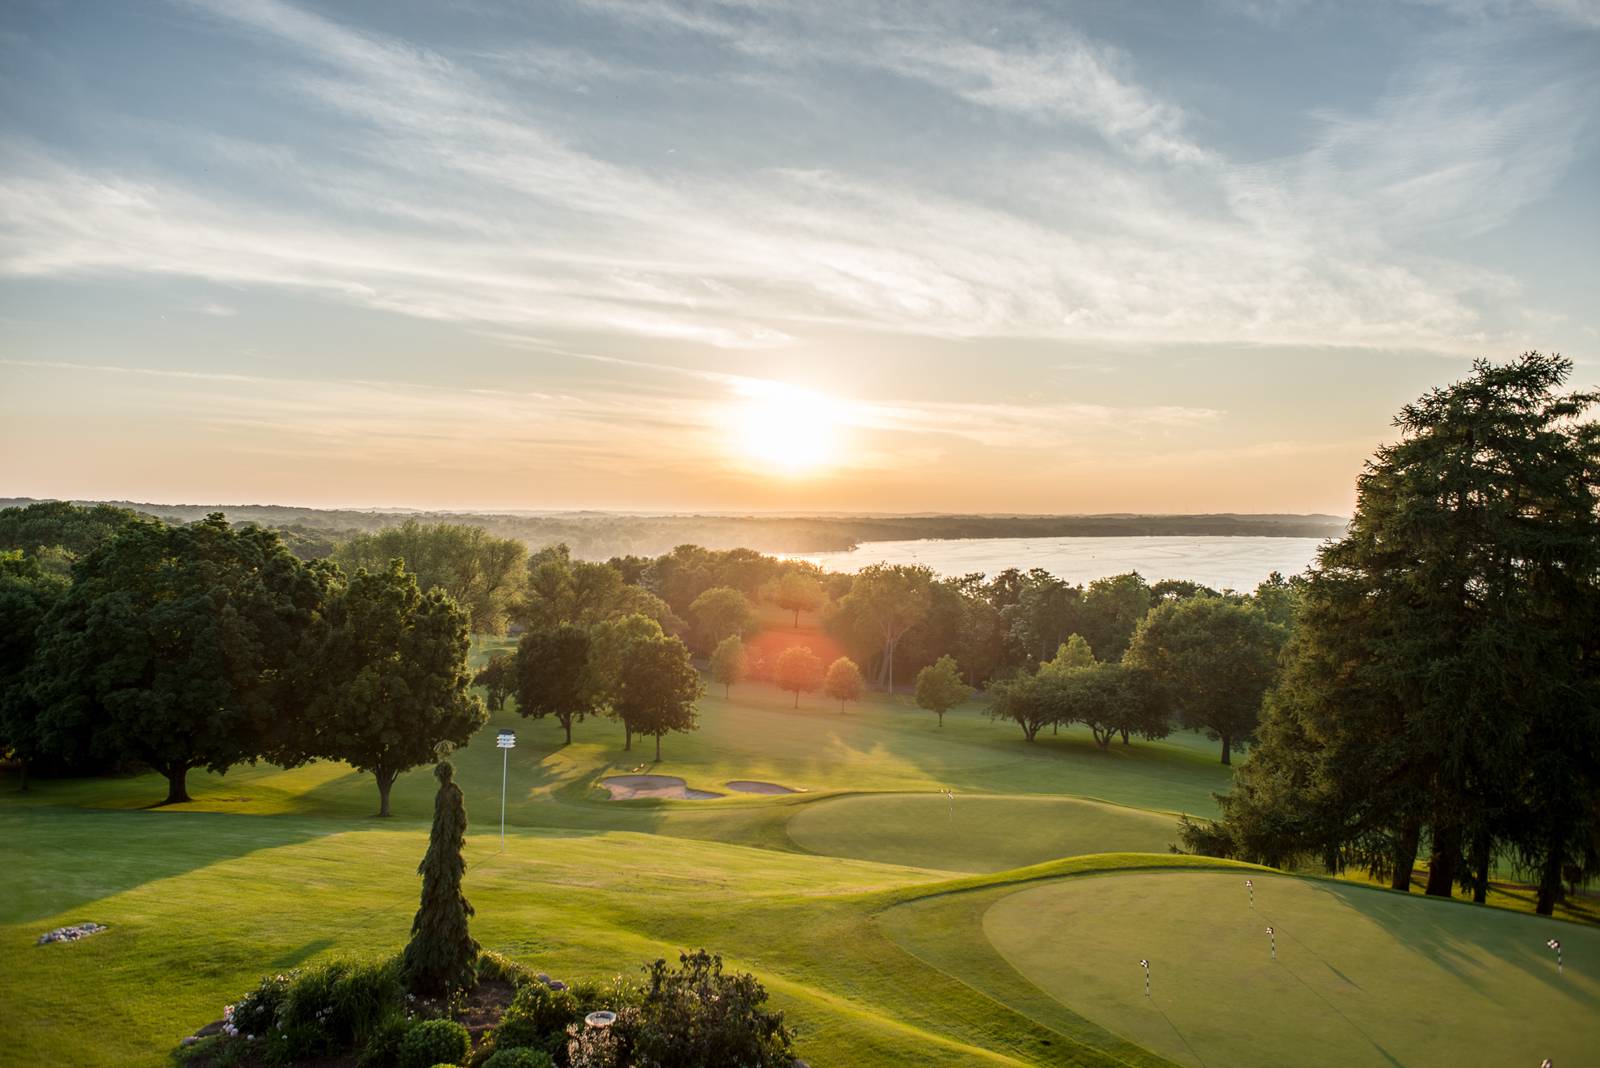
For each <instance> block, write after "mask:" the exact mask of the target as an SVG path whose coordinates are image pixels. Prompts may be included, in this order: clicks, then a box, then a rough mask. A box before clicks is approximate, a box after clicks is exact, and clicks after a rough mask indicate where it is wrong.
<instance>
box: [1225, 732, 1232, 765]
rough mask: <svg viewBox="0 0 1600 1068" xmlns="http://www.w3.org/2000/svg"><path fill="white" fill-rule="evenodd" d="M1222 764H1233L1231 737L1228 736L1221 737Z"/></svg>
mask: <svg viewBox="0 0 1600 1068" xmlns="http://www.w3.org/2000/svg"><path fill="white" fill-rule="evenodd" d="M1222 762H1223V763H1224V764H1232V763H1233V736H1232V735H1228V734H1224V735H1222Z"/></svg>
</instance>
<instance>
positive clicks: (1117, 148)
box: [0, 0, 1594, 351]
mask: <svg viewBox="0 0 1600 1068" xmlns="http://www.w3.org/2000/svg"><path fill="white" fill-rule="evenodd" d="M582 7H583V8H584V9H585V10H590V11H597V12H600V13H601V14H603V15H604V16H605V17H606V18H607V19H609V20H612V21H614V22H618V23H621V24H624V25H636V26H637V25H644V24H649V25H653V26H664V27H668V28H670V29H671V30H673V31H674V32H679V33H684V34H689V35H693V36H695V37H697V38H701V39H704V40H706V41H708V42H710V43H711V44H712V45H713V46H714V47H719V48H723V49H726V50H727V51H728V52H730V53H731V54H735V55H738V56H745V57H752V56H753V57H761V58H762V59H763V60H765V61H767V62H768V63H769V64H770V65H771V66H772V67H773V68H774V69H777V70H781V71H786V72H788V74H787V76H788V77H790V78H792V79H794V80H795V81H796V83H797V84H798V85H804V84H806V81H807V79H810V78H815V77H817V76H818V75H817V73H816V71H815V70H814V69H811V68H815V67H817V66H818V65H831V66H838V65H841V64H842V65H846V66H849V67H852V68H855V69H860V70H872V71H877V72H879V73H880V74H881V75H883V76H888V77H894V78H899V79H904V80H905V81H907V82H908V83H910V84H912V85H916V86H921V87H922V88H923V89H924V90H929V89H931V90H932V91H933V92H935V93H936V94H941V95H942V96H943V97H945V98H947V99H948V100H951V101H961V102H964V103H965V104H968V105H975V106H978V107H981V108H985V109H989V110H993V111H996V112H1004V113H1007V114H1013V115H1016V116H1019V117H1022V118H1024V119H1026V120H1027V121H1029V122H1032V123H1035V124H1038V126H1040V127H1041V128H1051V127H1057V126H1059V127H1062V128H1063V129H1065V130H1067V131H1068V132H1071V131H1077V132H1079V133H1086V134H1088V135H1089V139H1088V140H1082V139H1074V138H1073V137H1067V138H1065V139H1052V140H1051V141H1050V142H1049V143H1048V145H1047V146H1044V147H1041V148H1040V149H1036V150H1033V151H1030V152H1026V153H1020V154H1019V152H1018V151H1017V150H1016V149H1015V148H1014V147H1013V146H1010V145H996V146H995V147H996V151H995V152H994V154H993V155H992V156H986V155H985V154H984V153H982V152H979V153H977V154H976V155H970V156H968V157H966V158H964V159H963V160H962V161H961V165H960V166H961V170H962V174H960V175H959V176H952V175H951V174H948V173H945V171H944V170H943V169H942V168H941V165H940V164H939V163H937V162H935V163H933V164H932V165H931V166H930V167H929V168H927V169H926V170H925V171H924V172H922V173H919V169H918V168H917V167H916V166H890V167H884V166H874V167H867V168H863V167H852V166H849V165H847V164H846V163H845V162H842V161H839V160H834V159H826V160H813V159H810V158H807V157H806V154H805V153H799V154H798V158H796V159H794V160H793V161H792V162H789V161H784V160H781V159H777V160H775V159H767V160H764V161H762V162H758V163H756V162H752V161H750V160H744V159H736V158H729V157H727V156H725V155H717V154H715V153H711V154H710V155H705V154H704V153H705V152H709V150H708V149H703V150H701V153H702V154H701V155H700V156H697V161H696V162H689V161H685V160H682V159H678V160H675V159H672V158H671V157H665V156H655V157H649V156H641V155H639V154H638V153H637V152H628V151H623V150H618V148H617V146H615V145H610V144H606V143H601V144H592V145H584V146H580V144H579V140H580V138H578V137H577V136H576V135H575V132H574V130H573V129H571V128H570V127H571V119H570V117H569V116H566V115H565V114H563V113H562V112H560V111H559V110H551V109H549V108H547V107H544V106H541V105H540V103H539V102H538V101H536V100H529V99H525V98H523V97H521V96H518V95H517V94H514V93H510V92H508V91H507V89H506V86H505V83H504V80H503V78H502V77H500V75H502V74H503V71H504V66H505V64H506V63H507V62H516V61H517V60H516V59H515V57H516V56H517V54H518V53H517V48H518V47H519V46H518V45H516V43H515V42H510V43H508V44H507V45H506V46H505V47H504V48H501V49H498V50H496V51H495V52H493V53H492V54H486V53H485V52H484V51H483V50H481V49H478V50H472V49H465V50H461V51H457V52H448V53H447V52H445V51H441V50H439V49H436V48H430V47H425V46H421V45H417V44H415V43H411V42H409V41H407V40H405V39H404V38H401V37H397V36H393V35H387V34H383V33H379V32H377V31H373V30H370V29H356V28H354V27H352V26H350V25H347V24H344V23H341V22H339V21H337V20H335V19H332V18H330V17H327V16H324V15H320V14H317V13H314V12H311V11H309V10H305V9H302V8H300V7H297V6H295V5H294V4H291V3H287V2H283V0H190V2H188V3H186V4H185V5H184V9H185V10H188V11H190V12H193V13H196V14H198V15H199V16H201V17H203V18H205V19H207V20H209V21H210V23H211V24H212V25H214V26H215V27H216V28H217V29H218V31H219V32H222V33H227V34H242V35H245V36H247V37H248V38H249V39H251V40H252V41H254V42H256V43H257V44H259V45H260V46H261V47H262V48H263V57H264V58H262V59H261V60H260V61H259V63H260V64H261V66H260V68H259V73H260V74H261V75H262V76H264V77H265V76H270V81H269V83H268V85H269V86H270V88H269V89H268V90H267V91H275V92H280V93H283V94H287V96H286V97H284V102H285V103H286V104H288V105H289V106H292V107H295V108H298V109H299V114H300V116H301V118H303V120H304V121H305V122H306V123H308V124H311V125H312V126H319V125H320V126H325V127H326V131H325V132H326V136H327V138H328V139H329V140H330V141H333V142H336V143H337V144H338V145H339V151H338V152H336V153H329V154H326V155H325V156H323V157H322V158H319V159H317V160H316V161H315V162H308V161H307V160H306V159H305V158H304V157H303V155H302V154H301V153H300V152H298V151H296V150H293V149H290V148H288V147H286V146H283V145H275V144H272V143H270V142H266V141H251V140H250V139H249V138H247V137H244V136H241V135H240V134H238V133H237V132H233V131H229V132H228V133H225V134H224V133H221V132H218V131H198V132H196V134H195V141H196V143H197V149H196V150H197V151H202V152H211V153H213V154H215V155H216V156H217V157H218V158H221V159H223V160H225V161H227V162H229V163H230V165H231V166H232V167H234V168H236V169H238V170H241V171H248V173H249V177H250V178H251V179H252V181H251V182H250V183H248V186H247V185H246V184H245V183H240V185H239V186H237V187H229V186H227V185H226V184H224V183H216V182H210V183H207V182H203V181H200V180H198V179H196V178H194V177H193V176H192V175H182V174H173V173H161V172H159V171H156V170H152V169H149V168H145V169H141V168H139V167H135V166H124V167H116V166H107V165H105V164H103V163H100V164H86V163H80V162H76V161H73V160H71V159H68V158H64V157H63V156H61V155H60V154H59V153H55V152H51V151H49V150H47V149H44V148H40V147H38V146H36V145H32V144H30V143H28V142H27V141H24V140H19V139H16V138H12V139H10V141H9V143H8V144H7V145H6V147H5V149H4V153H5V154H4V157H3V158H4V161H5V163H6V166H5V172H6V173H5V176H4V178H0V225H3V227H4V233H3V235H0V270H4V271H6V272H8V273H10V274H13V275H32V276H70V275H74V274H83V273H94V274H116V273H134V274H137V273H154V274H169V275H180V276H189V277H198V278H205V279H211V280H215V281H221V282H226V283H229V284H241V285H250V284H257V285H272V286H282V287H292V288H296V289H302V290H310V291H314V292H317V293H320V294H322V295H324V296H326V297H327V298H329V299H333V300H338V301H345V302H352V303H356V304H359V305H362V306H366V307H370V308H377V309H381V310H384V311H391V312H397V313H401V314H405V315H412V316H417V317H421V318H427V319H433V320H439V321H449V322H458V323H462V324H465V325H467V326H469V327H471V328H474V329H478V330H481V331H483V332H485V333H501V334H503V333H506V332H510V333H513V334H515V333H521V332H526V333H528V334H530V335H532V336H536V337H543V336H546V335H548V334H550V333H552V332H560V331H580V332H604V333H615V334H621V335H628V336H635V337H645V338H659V339H666V340H682V341H691V342H697V343H703V344H709V345H713V346H721V347H727V348H744V347H757V348H759V347H768V346H774V345H783V344H786V343H789V342H791V341H792V340H793V339H794V338H796V337H797V336H800V335H802V334H804V333H805V332H807V331H808V330H809V329H811V328H813V327H816V326H819V325H824V326H847V327H851V328H857V329H867V330H873V331H890V332H895V333H903V334H924V335H931V336H942V337H974V336H994V337H1044V338H1062V339H1075V340H1081V339H1098V340H1104V341H1110V342H1127V341H1133V342H1151V341H1165V342H1196V341H1199V342H1229V341H1232V342H1248V343H1295V344H1306V343H1311V344H1336V345H1371V346H1412V347H1416V346H1421V347H1437V348H1441V349H1444V350H1447V351H1459V350H1461V349H1463V348H1466V347H1472V346H1478V345H1481V344H1483V343H1484V342H1485V341H1486V340H1491V339H1494V338H1496V337H1499V336H1501V335H1502V334H1504V333H1505V332H1506V330H1507V316H1508V315H1509V314H1511V313H1510V312H1509V311H1507V310H1506V309H1507V308H1508V307H1509V305H1510V303H1511V301H1512V300H1513V299H1515V297H1516V294H1517V286H1516V283H1515V280H1514V278H1513V277H1512V276H1510V275H1507V274H1504V273H1501V272H1499V271H1496V270H1493V269H1490V268H1485V267H1482V266H1478V265H1475V264H1472V263H1470V262H1467V261H1462V260H1457V259H1451V258H1449V257H1446V256H1442V255H1440V254H1437V253H1434V252H1431V251H1428V250H1427V249H1426V248H1425V247H1424V246H1423V245H1421V244H1419V243H1418V241H1419V240H1420V239H1421V238H1425V237H1427V236H1429V235H1431V234H1435V233H1439V232H1445V233H1449V234H1451V235H1468V236H1470V235H1471V234H1474V233H1478V232H1482V231H1483V230H1484V229H1486V228H1490V227H1493V226H1496V225H1499V224H1502V223H1503V222H1504V221H1505V220H1506V219H1507V218H1509V217H1511V215H1512V214H1514V213H1515V212H1516V211H1517V210H1519V208H1520V207H1522V206H1523V205H1526V204H1528V203H1530V202H1532V201H1535V200H1537V199H1538V198H1539V197H1540V196H1542V195H1543V194H1544V193H1545V192H1546V191H1547V190H1548V189H1549V188H1550V184H1551V183H1552V182H1553V181H1555V180H1557V179H1558V178H1559V176H1560V174H1561V173H1562V172H1563V168H1564V167H1565V166H1566V165H1567V164H1568V163H1569V162H1570V159H1571V148H1570V146H1571V145H1572V144H1573V143H1574V141H1575V139H1576V137H1577V136H1578V132H1579V131H1580V129H1581V128H1582V126H1583V123H1584V121H1585V119H1584V116H1585V114H1586V111H1585V104H1586V103H1587V102H1589V101H1591V100H1592V98H1593V88H1594V85H1593V78H1592V76H1591V77H1590V78H1589V79H1588V80H1587V81H1586V80H1584V79H1583V78H1581V77H1569V78H1565V79H1554V80H1549V81H1541V80H1538V79H1533V78H1530V77H1527V76H1517V75H1515V74H1514V73H1508V74H1507V76H1506V77H1505V78H1503V79H1500V80H1499V81H1497V82H1496V83H1495V84H1494V85H1493V86H1481V87H1480V86H1476V85H1474V84H1473V83H1472V82H1471V80H1470V79H1468V78H1466V77H1465V76H1464V75H1463V73H1462V64H1464V63H1470V62H1472V57H1467V58H1466V59H1463V58H1461V57H1459V56H1457V57H1454V58H1453V59H1450V60H1446V61H1443V62H1440V63H1435V64H1433V65H1432V66H1427V67H1424V68H1423V69H1421V70H1420V71H1419V72H1417V73H1416V74H1415V75H1414V76H1413V77H1412V78H1411V79H1410V80H1409V82H1403V83H1401V84H1399V85H1398V86H1397V87H1396V88H1395V89H1394V90H1393V91H1391V92H1390V93H1389V94H1387V95H1386V96H1385V97H1383V98H1382V99H1381V100H1380V101H1379V102H1378V103H1377V104H1376V105H1375V106H1374V107H1372V108H1371V109H1370V110H1367V111H1364V112H1340V113H1332V112H1328V113H1324V114H1322V115H1320V116H1317V117H1315V118H1314V119H1313V122H1312V125H1311V127H1310V130H1309V132H1308V135H1307V136H1306V138H1305V140H1304V147H1303V149H1302V150H1301V151H1297V152H1293V153H1289V154H1287V155H1284V156H1281V157H1279V158H1276V159H1270V160H1267V161H1255V162H1236V161H1232V160H1230V159H1229V157H1228V154H1227V153H1225V152H1223V151H1221V150H1219V149H1217V148H1214V147H1211V146H1207V145H1205V144H1203V143H1201V141H1200V140H1198V139H1197V137H1196V136H1195V134H1194V133H1193V132H1192V130H1191V124H1190V123H1189V120H1188V116H1187V115H1186V113H1185V111H1184V110H1183V109H1182V108H1181V107H1178V106H1177V105H1175V104H1173V103H1172V102H1170V101H1167V100H1165V99H1163V98H1162V97H1161V96H1160V94H1158V93H1155V92H1153V91H1152V90H1150V89H1149V88H1147V87H1145V86H1143V85H1141V84H1140V83H1139V81H1138V79H1137V76H1136V71H1135V69H1134V66H1133V64H1132V63H1131V62H1130V61H1129V60H1128V58H1127V57H1126V56H1125V55H1123V54H1122V53H1121V52H1119V51H1118V50H1117V49H1114V48H1111V47H1109V46H1106V45H1103V44H1100V43H1098V42H1096V41H1094V40H1093V39H1091V38H1090V37H1088V36H1087V35H1085V34H1084V33H1083V32H1082V31H1080V30H1078V29H1077V28H1075V27H1073V26H1071V25H1069V24H1064V23H1060V22H1059V21H1056V22H1048V23H1046V22H1042V21H1041V16H1040V15H1039V14H1038V13H1036V12H1026V13H1018V12H1014V11H1012V10H1010V9H1006V8H998V9H994V10H993V11H988V12H985V13H984V15H983V17H981V18H979V17H976V16H974V15H973V14H972V13H971V12H970V10H969V9H963V8H962V7H960V6H959V5H949V6H934V7H930V8H927V9H919V11H918V12H917V13H916V14H915V16H913V15H912V14H910V13H908V12H907V11H906V10H904V9H901V8H898V7H894V6H892V5H868V6H866V7H861V8H856V7H852V8H851V9H850V10H851V12H852V13H854V14H855V15H856V17H855V18H853V19H845V18H843V17H842V13H843V12H844V11H845V9H844V8H842V7H832V6H827V5H824V6H820V7H819V6H814V5H805V4H796V3H768V4H754V3H748V2H739V0H732V2H721V3H688V2H685V3H678V2H671V0H591V2H589V3H587V4H584V5H582ZM1008 18H1009V19H1010V22H1008V21H1007V20H1008ZM645 43H646V44H648V40H647V41H646V42H645ZM524 47H525V51H524V52H523V53H522V55H523V56H524V62H525V63H526V65H527V67H528V68H529V69H530V70H532V71H534V72H535V73H539V72H541V71H542V72H543V76H548V77H553V78H557V79H567V78H574V77H580V76H584V75H583V72H585V71H587V72H588V76H593V77H604V78H608V79H618V78H622V77H624V76H631V77H634V78H637V79H638V80H639V81H640V83H641V84H649V82H650V79H651V78H652V77H654V76H655V74H654V73H653V72H652V70H651V68H650V67H649V66H648V65H640V66H629V65H627V64H625V63H623V62H622V61H620V60H619V59H616V58H605V57H600V56H596V55H592V54H585V53H583V52H582V51H581V50H576V49H573V48H570V47H565V48H560V49H557V48H553V47H551V46H548V45H545V44H542V43H540V42H538V41H536V40H534V41H530V42H528V43H527V44H526V46H524ZM1452 64H1454V65H1452ZM672 77H673V78H682V77H683V75H682V73H681V72H677V73H674V74H673V76H672ZM663 120H664V121H665V122H666V123H668V124H669V125H670V124H672V123H675V122H677V121H679V120H677V119H676V118H675V117H674V116H672V115H671V114H670V113H668V114H666V115H664V116H663ZM681 132H682V133H683V134H684V135H685V137H686V138H690V139H691V140H692V139H693V137H694V136H695V131H694V129H693V125H692V124H687V125H684V126H683V128H682V130H681ZM696 147H698V146H696ZM686 155H689V153H686ZM262 164H266V165H265V166H263V165H262ZM796 164H802V165H796ZM263 191H265V192H266V193H269V194H270V195H263ZM997 191H1003V193H1004V195H997Z"/></svg>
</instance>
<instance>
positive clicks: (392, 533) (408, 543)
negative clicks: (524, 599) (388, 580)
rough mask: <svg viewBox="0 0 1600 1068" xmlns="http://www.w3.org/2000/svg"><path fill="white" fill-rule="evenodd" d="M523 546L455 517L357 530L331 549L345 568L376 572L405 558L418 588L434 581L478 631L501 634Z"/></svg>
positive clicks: (515, 590)
mask: <svg viewBox="0 0 1600 1068" xmlns="http://www.w3.org/2000/svg"><path fill="white" fill-rule="evenodd" d="M527 552H528V550H527V546H525V545H524V544H523V543H522V542H521V541H519V540H517V539H516V538H501V537H496V536H495V535H493V534H490V533H489V532H488V531H486V530H484V529H483V528H482V527H474V526H466V525H463V524H458V523H419V522H417V521H416V520H414V519H408V520H406V521H405V522H404V523H401V524H400V525H399V526H394V527H386V528H384V529H383V530H379V531H376V532H374V533H371V534H358V535H356V536H355V537H353V538H351V539H349V540H348V541H346V542H343V543H341V544H340V545H339V546H338V548H336V549H335V550H334V553H333V559H334V561H335V562H337V563H338V564H339V566H340V567H342V568H344V570H345V571H346V572H348V573H353V572H355V571H357V570H359V569H361V568H366V569H367V570H368V571H370V572H374V573H375V572H379V571H382V570H384V569H385V568H387V567H388V566H389V561H390V560H393V559H395V558H397V557H398V558H399V559H401V560H404V561H405V564H406V570H408V571H410V572H411V573H412V574H413V575H415V576H416V578H417V585H418V586H419V587H421V588H422V589H423V590H431V589H433V588H434V587H436V586H437V587H439V588H440V589H442V590H444V591H445V592H446V593H447V594H449V595H450V597H451V599H452V600H454V601H455V602H456V604H458V605H460V606H461V608H462V609H463V610H464V611H465V612H466V613H467V615H468V618H469V619H470V621H471V624H470V625H471V628H472V630H473V631H474V632H476V633H480V634H503V633H504V632H505V628H506V621H507V619H508V618H509V616H510V613H511V610H512V608H513V606H514V602H515V599H516V596H517V593H518V586H519V584H520V581H521V578H522V575H523V562H524V560H525V559H526V557H527Z"/></svg>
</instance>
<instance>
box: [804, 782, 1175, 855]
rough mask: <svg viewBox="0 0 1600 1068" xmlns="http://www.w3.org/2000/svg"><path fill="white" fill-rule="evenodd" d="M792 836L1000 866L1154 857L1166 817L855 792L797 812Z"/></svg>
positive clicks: (819, 849)
mask: <svg viewBox="0 0 1600 1068" xmlns="http://www.w3.org/2000/svg"><path fill="white" fill-rule="evenodd" d="M788 829H789V837H790V838H792V839H794V841H795V842H796V843H798V844H799V845H800V846H801V847H802V848H804V849H807V850H810V851H811V852H813V853H825V854H828V855H829V856H836V857H858V858H861V859H864V860H881V861H883V862H885V863H889V864H908V865H911V866H913V867H920V868H942V869H945V870H947V871H969V872H982V871H1004V870H1006V869H1008V868H1021V867H1024V866H1026V865H1029V864H1038V863H1040V862H1042V861H1046V860H1050V859H1052V858H1054V857H1070V856H1076V855H1078V854H1080V853H1100V852H1110V851H1113V850H1114V851H1118V852H1130V853H1157V852H1161V851H1162V850H1164V849H1165V848H1166V847H1167V845H1168V843H1170V842H1172V841H1174V840H1176V838H1177V837H1178V836H1177V833H1176V828H1175V827H1174V825H1173V821H1172V818H1171V817H1170V816H1163V815H1158V814H1156V813H1152V812H1145V811H1142V810H1140V809H1133V808H1120V807H1118V806H1116V805H1107V804H1102V803H1100V802H1095V801H1078V800H1074V799H1072V798H1065V797H1013V796H1002V795H987V794H963V793H957V794H955V795H954V796H953V797H950V798H947V797H944V796H942V795H940V794H857V795H853V796H848V797H836V798H832V799H829V800H826V801H822V802H819V803H817V804H814V805H806V806H805V807H803V808H800V809H798V810H797V811H796V812H795V814H794V816H793V817H791V818H790V820H789V825H788Z"/></svg>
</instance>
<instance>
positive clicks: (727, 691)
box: [722, 682, 733, 701]
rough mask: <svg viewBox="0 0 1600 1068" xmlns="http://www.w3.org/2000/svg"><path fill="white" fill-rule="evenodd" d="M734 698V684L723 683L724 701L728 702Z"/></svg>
mask: <svg viewBox="0 0 1600 1068" xmlns="http://www.w3.org/2000/svg"><path fill="white" fill-rule="evenodd" d="M732 696H733V683H731V682H725V683H723V684H722V699H723V700H724V701H726V700H728V699H729V698H731V697H732Z"/></svg>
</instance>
